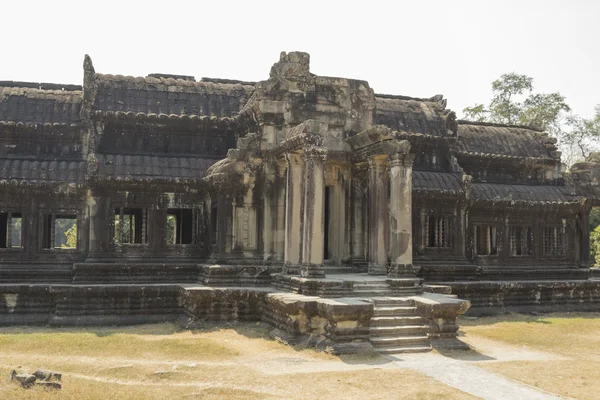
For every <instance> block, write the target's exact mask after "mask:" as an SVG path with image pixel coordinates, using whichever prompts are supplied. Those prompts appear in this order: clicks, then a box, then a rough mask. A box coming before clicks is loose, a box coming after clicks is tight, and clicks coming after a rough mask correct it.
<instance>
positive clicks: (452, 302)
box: [0, 280, 469, 353]
mask: <svg viewBox="0 0 600 400" xmlns="http://www.w3.org/2000/svg"><path fill="white" fill-rule="evenodd" d="M374 282H378V281H377V280H374ZM468 307H469V302H468V301H464V300H458V299H455V298H453V297H452V296H447V295H442V294H433V293H424V294H421V295H414V296H403V297H393V296H376V297H371V296H355V297H339V298H335V299H333V298H322V297H319V296H307V295H303V294H297V293H289V292H282V291H279V290H277V289H275V288H271V287H210V286H206V285H202V284H190V283H179V284H177V283H176V284H97V285H88V284H81V285H60V284H59V285H53V284H47V285H29V284H1V285H0V325H18V324H48V325H53V326H86V325H125V324H140V323H155V322H166V321H171V322H175V321H177V322H179V323H180V324H181V325H182V326H185V327H198V326H202V325H203V324H205V323H213V322H219V321H227V322H236V321H263V322H266V323H268V324H269V325H271V326H272V327H273V332H272V334H273V336H277V337H279V338H281V339H282V340H285V341H289V342H298V343H299V342H302V343H305V344H307V345H311V346H316V347H320V348H324V349H328V350H330V351H332V352H335V353H351V352H356V351H361V350H364V349H367V348H372V347H375V348H376V349H378V350H380V351H383V352H386V353H398V352H404V351H425V350H428V349H430V348H431V345H432V343H431V340H433V342H435V343H439V344H442V345H444V346H449V347H456V345H457V343H460V342H458V341H457V340H456V332H457V330H458V325H457V324H456V318H457V317H458V316H459V315H460V314H462V313H464V312H465V311H466V310H467V309H468ZM435 343H434V344H433V345H434V346H436V344H435Z"/></svg>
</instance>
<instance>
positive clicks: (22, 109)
mask: <svg viewBox="0 0 600 400" xmlns="http://www.w3.org/2000/svg"><path fill="white" fill-rule="evenodd" d="M64 86H65V87H67V88H68V89H72V88H78V87H77V86H73V85H64ZM46 87H48V88H49V89H45V88H46ZM39 88H42V89H39ZM60 88H61V85H54V84H32V83H27V82H0V121H4V122H9V121H13V122H21V123H35V124H45V123H51V124H54V123H59V124H72V123H78V122H79V120H80V115H79V114H80V110H81V101H82V92H81V90H62V89H60Z"/></svg>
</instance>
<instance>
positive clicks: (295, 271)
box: [283, 264, 302, 275]
mask: <svg viewBox="0 0 600 400" xmlns="http://www.w3.org/2000/svg"><path fill="white" fill-rule="evenodd" d="M301 269H302V268H301V266H300V265H298V264H284V265H283V273H284V274H286V275H300V270H301Z"/></svg>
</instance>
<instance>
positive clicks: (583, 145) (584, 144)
mask: <svg viewBox="0 0 600 400" xmlns="http://www.w3.org/2000/svg"><path fill="white" fill-rule="evenodd" d="M567 125H568V127H569V128H570V129H568V130H565V131H564V132H563V133H562V136H561V137H559V140H561V141H562V142H563V145H565V146H569V153H570V154H573V160H572V161H578V160H585V159H586V158H588V157H589V155H590V153H591V152H593V151H595V150H597V149H598V148H599V143H600V105H597V106H596V108H595V115H594V117H593V118H590V119H587V118H583V117H581V116H579V115H570V116H568V117H567Z"/></svg>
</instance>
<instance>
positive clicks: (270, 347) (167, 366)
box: [0, 331, 564, 400]
mask: <svg viewBox="0 0 600 400" xmlns="http://www.w3.org/2000/svg"><path fill="white" fill-rule="evenodd" d="M141 336H142V337H144V336H145V335H141ZM187 336H188V335H179V337H180V338H181V337H187ZM202 336H203V337H209V338H211V337H213V338H215V339H217V338H218V339H219V341H221V342H222V343H223V342H224V343H227V346H228V347H230V348H232V349H236V350H238V351H239V354H238V355H236V356H233V357H232V358H231V359H224V360H218V359H214V360H211V359H209V358H208V359H204V360H198V359H194V357H190V359H164V358H161V357H154V356H148V357H120V356H119V355H118V354H115V355H106V356H82V355H48V354H36V353H31V354H27V353H21V354H19V359H20V360H21V361H22V362H23V363H28V364H32V365H39V364H40V363H41V364H44V363H45V362H48V363H53V364H56V363H58V364H64V365H75V366H77V365H81V369H80V370H79V371H78V372H77V373H69V375H70V376H73V377H75V378H79V379H86V380H91V381H97V382H104V383H114V384H120V385H132V386H157V387H158V386H162V387H166V386H179V387H197V388H198V389H205V388H214V387H222V388H229V389H238V390H249V391H253V392H260V393H263V394H265V395H271V396H276V397H284V398H285V397H286V392H281V391H280V390H279V389H278V388H275V387H274V386H273V385H270V384H269V381H268V379H267V380H266V381H258V382H257V381H254V382H243V383H242V382H238V384H235V383H234V382H224V381H222V380H219V379H206V378H202V379H200V378H199V376H193V377H192V376H190V379H189V380H185V381H173V380H165V381H160V380H159V381H148V380H147V379H146V380H141V379H137V378H138V376H137V375H132V376H118V374H117V376H115V377H112V376H110V375H108V376H107V375H105V374H103V373H96V372H95V371H98V368H102V369H105V370H115V371H118V370H119V369H123V368H127V367H136V368H137V367H143V368H144V370H145V371H146V373H148V372H149V373H150V374H153V373H155V374H160V373H161V371H162V370H167V371H170V372H172V373H173V372H176V371H178V370H179V369H185V368H192V369H195V367H199V368H202V367H207V368H211V367H214V368H217V367H219V368H225V369H228V371H229V370H231V371H230V372H227V374H228V375H229V374H231V373H234V371H236V372H235V373H238V374H246V372H244V371H247V373H251V372H252V371H254V372H258V373H260V374H263V375H271V376H278V377H279V376H283V375H286V374H287V375H293V374H312V373H314V374H319V373H327V372H349V371H365V370H375V369H380V370H382V369H383V370H394V369H409V370H413V371H416V372H419V373H421V374H424V375H426V376H428V377H430V378H433V379H434V380H437V381H439V382H441V383H443V384H445V385H449V386H451V387H453V388H455V389H458V390H461V391H463V392H466V393H468V394H471V395H474V396H477V397H480V398H483V399H490V400H496V399H498V400H500V399H502V400H504V399H517V398H526V399H540V400H541V399H544V400H549V399H559V398H560V397H557V396H555V395H553V394H551V393H546V392H543V391H541V390H538V389H537V388H534V387H531V386H528V385H525V384H523V383H520V382H517V381H514V380H511V379H507V378H504V377H502V376H500V375H497V374H495V373H492V372H488V371H486V370H485V369H483V368H479V367H478V365H482V363H489V362H504V361H545V360H563V359H564V358H562V357H560V356H557V355H553V354H548V353H543V352H539V351H534V350H531V349H528V348H525V347H516V346H510V345H506V344H504V343H500V342H494V341H491V340H487V339H482V338H477V337H462V338H461V339H463V340H464V341H465V342H467V343H469V344H470V345H471V346H472V347H473V348H474V349H476V350H472V351H449V352H445V351H444V352H443V353H438V352H431V353H425V354H407V355H399V356H388V357H382V356H378V355H375V356H371V357H368V356H345V357H340V358H338V357H333V356H329V355H326V354H323V353H316V352H314V351H296V350H294V349H292V348H290V347H285V346H280V345H279V344H276V343H274V342H270V341H264V340H254V339H250V341H249V339H248V338H247V337H244V336H243V335H240V334H238V333H235V332H232V331H220V332H210V333H207V334H203V335H202ZM161 337H168V336H163V335H148V340H155V339H157V338H161ZM14 356H15V353H11V352H0V360H2V361H4V362H0V367H4V368H7V369H9V368H11V367H14V365H2V364H6V360H9V359H11V357H14ZM78 369H79V368H78V367H76V368H74V369H73V370H74V371H77V370H78ZM153 371H154V372H153ZM104 372H106V371H104Z"/></svg>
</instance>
